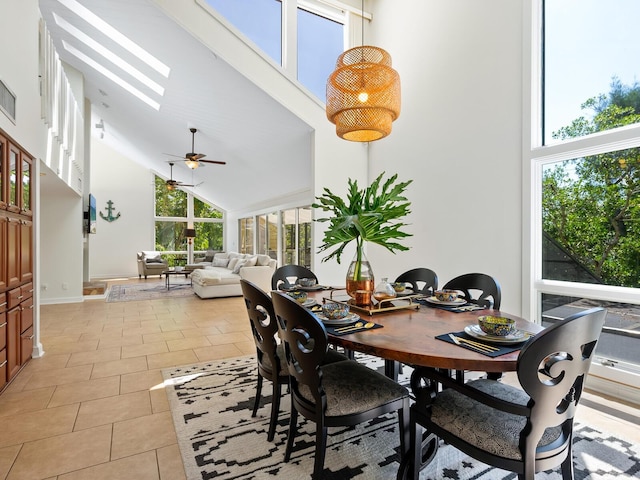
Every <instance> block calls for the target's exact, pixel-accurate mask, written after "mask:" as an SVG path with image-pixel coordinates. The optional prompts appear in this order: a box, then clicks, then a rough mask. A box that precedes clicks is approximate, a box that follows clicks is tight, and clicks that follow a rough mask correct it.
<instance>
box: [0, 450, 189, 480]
mask: <svg viewBox="0 0 640 480" xmlns="http://www.w3.org/2000/svg"><path fill="white" fill-rule="evenodd" d="M21 448H22V445H12V446H10V447H5V448H0V478H6V476H7V474H8V473H9V469H10V468H11V466H12V465H13V462H14V461H15V459H16V457H17V456H18V452H19V451H20V449H21ZM162 478H164V477H162ZM183 478H184V477H183Z"/></svg>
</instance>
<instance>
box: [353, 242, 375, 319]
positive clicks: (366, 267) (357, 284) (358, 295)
mask: <svg viewBox="0 0 640 480" xmlns="http://www.w3.org/2000/svg"><path fill="white" fill-rule="evenodd" d="M346 284H347V293H348V294H349V296H350V297H351V298H352V299H353V303H354V304H355V305H357V306H360V307H366V306H368V305H371V295H373V290H374V288H375V279H374V277H373V270H372V269H371V265H370V264H369V260H367V257H366V256H365V254H364V253H363V252H362V251H361V250H359V251H357V252H356V254H355V256H354V257H353V260H352V261H351V263H350V264H349V269H348V270H347V282H346Z"/></svg>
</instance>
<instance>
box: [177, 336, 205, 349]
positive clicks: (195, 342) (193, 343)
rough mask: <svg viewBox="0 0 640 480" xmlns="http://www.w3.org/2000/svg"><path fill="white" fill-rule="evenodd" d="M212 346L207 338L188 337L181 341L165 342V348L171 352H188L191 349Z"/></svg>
mask: <svg viewBox="0 0 640 480" xmlns="http://www.w3.org/2000/svg"><path fill="white" fill-rule="evenodd" d="M211 345H212V344H211V343H210V342H209V340H207V337H202V336H201V337H189V338H184V339H181V340H167V346H168V347H169V350H170V351H172V352H175V351H178V350H189V349H192V348H199V347H209V346H211Z"/></svg>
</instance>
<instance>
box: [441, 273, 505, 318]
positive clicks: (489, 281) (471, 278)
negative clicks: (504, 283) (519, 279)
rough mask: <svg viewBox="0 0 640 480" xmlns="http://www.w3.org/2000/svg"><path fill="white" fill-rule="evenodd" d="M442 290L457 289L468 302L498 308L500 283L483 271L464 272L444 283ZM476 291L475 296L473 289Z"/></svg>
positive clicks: (500, 297) (500, 296)
mask: <svg viewBox="0 0 640 480" xmlns="http://www.w3.org/2000/svg"><path fill="white" fill-rule="evenodd" d="M442 288H443V289H444V290H459V291H461V292H462V296H463V297H464V298H465V300H467V302H470V303H476V304H478V305H483V306H485V307H491V308H494V309H496V310H500V302H501V299H502V295H501V293H500V284H499V283H498V281H497V280H496V279H495V278H493V277H492V276H491V275H487V274H485V273H465V274H464V275H460V276H458V277H455V278H453V279H451V280H449V281H448V282H447V283H445V285H444V287H442ZM476 290H477V291H478V292H479V294H478V295H477V296H474V295H473V291H476Z"/></svg>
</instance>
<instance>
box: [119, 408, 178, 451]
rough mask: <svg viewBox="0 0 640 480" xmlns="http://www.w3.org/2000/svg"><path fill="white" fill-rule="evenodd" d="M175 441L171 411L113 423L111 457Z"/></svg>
mask: <svg viewBox="0 0 640 480" xmlns="http://www.w3.org/2000/svg"><path fill="white" fill-rule="evenodd" d="M174 443H176V434H175V430H174V428H173V420H172V418H171V413H169V412H162V413H155V414H153V415H149V416H146V417H140V418H134V419H132V420H126V421H124V422H118V423H115V424H114V425H113V442H112V449H111V458H112V459H118V458H123V457H128V456H130V455H135V454H136V453H142V452H146V451H149V450H155V449H156V448H162V447H166V446H168V445H172V444H174Z"/></svg>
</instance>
